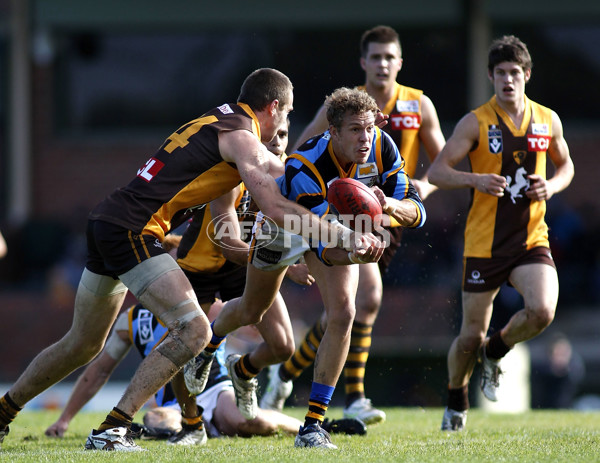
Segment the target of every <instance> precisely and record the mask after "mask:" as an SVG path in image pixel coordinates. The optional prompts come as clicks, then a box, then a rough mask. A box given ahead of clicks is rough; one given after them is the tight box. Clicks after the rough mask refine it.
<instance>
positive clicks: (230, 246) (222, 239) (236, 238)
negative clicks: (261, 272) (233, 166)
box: [210, 186, 248, 266]
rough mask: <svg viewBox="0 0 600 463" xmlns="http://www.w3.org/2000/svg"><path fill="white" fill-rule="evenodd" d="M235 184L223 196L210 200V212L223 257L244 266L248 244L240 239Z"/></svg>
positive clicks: (238, 189) (246, 260)
mask: <svg viewBox="0 0 600 463" xmlns="http://www.w3.org/2000/svg"><path fill="white" fill-rule="evenodd" d="M239 192H240V187H239V186H237V187H235V188H234V189H233V190H231V191H230V192H228V193H225V194H224V195H223V196H221V197H219V198H217V199H215V200H213V201H211V203H210V212H211V215H212V217H213V220H214V219H217V220H215V240H216V241H217V242H218V243H219V244H220V245H221V250H222V252H223V256H224V257H225V259H227V260H229V261H231V262H234V263H236V264H238V265H242V266H245V265H246V263H247V262H248V244H247V243H245V242H244V241H242V239H241V236H240V226H239V220H238V216H237V213H236V210H235V200H236V198H237V196H238V195H239Z"/></svg>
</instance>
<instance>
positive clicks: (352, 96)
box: [325, 87, 379, 129]
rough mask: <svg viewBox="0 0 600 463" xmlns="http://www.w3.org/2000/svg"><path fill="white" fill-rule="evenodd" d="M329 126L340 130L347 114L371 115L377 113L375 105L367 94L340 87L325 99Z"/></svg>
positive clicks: (354, 89)
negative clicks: (367, 113) (370, 113)
mask: <svg viewBox="0 0 600 463" xmlns="http://www.w3.org/2000/svg"><path fill="white" fill-rule="evenodd" d="M325 108H326V109H327V121H328V122H329V125H331V126H333V127H335V128H336V129H340V128H341V127H342V122H343V121H344V117H345V116H346V114H347V113H349V114H362V113H366V112H369V111H372V112H373V115H375V114H376V113H377V111H379V108H378V107H377V103H376V102H375V100H374V99H373V97H371V96H370V95H369V94H368V93H367V92H365V91H363V90H358V89H356V88H347V87H341V88H338V89H337V90H335V91H334V92H333V93H332V94H331V95H329V96H328V97H327V98H326V99H325Z"/></svg>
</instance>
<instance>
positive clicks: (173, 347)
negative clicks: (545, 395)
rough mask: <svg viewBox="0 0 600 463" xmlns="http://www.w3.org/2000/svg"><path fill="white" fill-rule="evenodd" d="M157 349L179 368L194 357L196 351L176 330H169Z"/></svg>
mask: <svg viewBox="0 0 600 463" xmlns="http://www.w3.org/2000/svg"><path fill="white" fill-rule="evenodd" d="M156 350H157V351H158V352H159V353H160V354H162V355H163V356H164V357H166V358H168V359H169V360H170V361H171V362H173V364H174V365H175V366H176V367H177V368H181V367H183V366H184V365H185V364H186V363H187V362H188V360H190V359H191V358H192V357H194V353H193V352H192V351H191V350H190V348H189V347H188V346H187V345H186V344H185V342H183V340H182V339H181V338H180V337H179V336H178V335H177V333H175V332H174V331H171V332H169V335H168V336H167V337H166V338H165V339H164V341H163V342H161V343H160V345H159V346H158V347H157V348H156Z"/></svg>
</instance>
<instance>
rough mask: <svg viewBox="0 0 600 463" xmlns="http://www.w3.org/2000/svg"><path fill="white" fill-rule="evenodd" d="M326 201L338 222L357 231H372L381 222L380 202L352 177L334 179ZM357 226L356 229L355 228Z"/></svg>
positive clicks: (371, 192) (367, 188)
mask: <svg viewBox="0 0 600 463" xmlns="http://www.w3.org/2000/svg"><path fill="white" fill-rule="evenodd" d="M327 202H328V203H329V204H330V205H331V206H333V208H332V209H333V211H332V212H333V213H336V214H338V215H340V216H341V217H340V222H342V223H343V224H344V225H346V226H348V227H350V228H352V229H353V230H356V231H359V232H372V231H373V230H375V229H376V228H378V227H379V225H380V224H381V214H382V213H383V211H382V209H381V203H380V202H379V200H378V199H377V196H375V193H373V191H371V189H370V188H369V187H368V186H366V185H365V184H364V183H361V182H359V181H358V180H354V179H352V178H340V179H337V180H334V181H333V182H332V183H331V184H330V185H329V188H328V190H327ZM357 227H358V230H357Z"/></svg>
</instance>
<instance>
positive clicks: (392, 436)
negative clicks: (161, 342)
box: [0, 407, 600, 463]
mask: <svg viewBox="0 0 600 463" xmlns="http://www.w3.org/2000/svg"><path fill="white" fill-rule="evenodd" d="M385 411H386V413H387V417H388V419H387V421H386V422H385V423H384V424H381V425H376V426H371V427H369V429H368V432H367V435H366V436H340V435H334V436H333V441H334V443H335V444H336V445H337V446H338V447H339V450H329V451H323V450H317V449H296V448H294V446H293V437H291V436H274V437H255V438H251V439H243V438H223V439H210V440H209V442H208V444H207V445H206V446H204V447H193V448H189V447H187V448H175V447H172V446H167V445H166V444H165V443H164V442H161V441H141V445H142V446H143V447H145V448H146V449H148V452H146V453H144V454H140V453H135V454H127V453H119V454H115V453H113V452H101V451H84V450H83V444H84V442H85V439H86V437H87V434H88V433H89V431H90V429H91V428H93V427H94V426H96V425H97V424H98V423H99V422H100V421H101V420H102V419H103V418H104V413H82V414H80V415H78V416H77V417H76V418H75V420H74V421H73V423H72V424H71V427H70V428H69V431H68V432H67V435H66V437H65V438H64V439H60V440H57V439H50V438H47V437H46V436H44V430H45V429H46V427H47V426H48V425H50V424H51V423H53V422H54V420H55V419H56V418H57V416H58V412H34V411H25V412H24V413H21V415H20V416H19V418H18V419H17V421H16V422H15V423H14V425H13V426H12V429H11V432H10V435H9V436H8V437H7V438H6V440H5V442H4V444H3V446H2V450H1V451H0V461H10V462H31V463H38V462H46V461H53V462H54V461H60V462H64V463H67V462H97V461H119V462H140V461H147V462H182V461H194V462H210V463H217V462H244V463H249V462H261V463H265V462H294V463H301V462H314V461H319V462H340V461H343V462H344V463H346V462H366V461H369V462H382V461H407V462H436V463H437V462H443V463H446V462H519V463H526V462H592V461H600V412H589V413H586V412H574V411H532V412H528V413H524V414H519V415H508V414H492V413H489V412H484V411H481V410H478V409H473V410H471V411H470V412H469V419H468V423H467V430H465V431H464V432H461V433H445V432H442V431H439V426H440V423H441V416H442V409H436V408H428V409H417V408H388V409H385ZM286 412H288V413H289V414H292V415H294V416H297V417H298V418H302V415H303V413H304V409H302V408H300V407H299V408H293V409H286ZM327 415H328V416H330V417H332V418H336V417H340V416H341V410H340V409H335V408H333V409H330V410H329V411H328V413H327ZM140 418H141V416H140Z"/></svg>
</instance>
